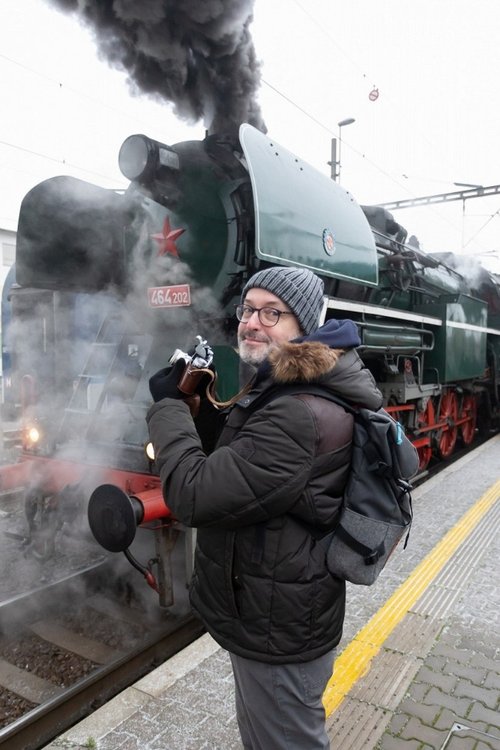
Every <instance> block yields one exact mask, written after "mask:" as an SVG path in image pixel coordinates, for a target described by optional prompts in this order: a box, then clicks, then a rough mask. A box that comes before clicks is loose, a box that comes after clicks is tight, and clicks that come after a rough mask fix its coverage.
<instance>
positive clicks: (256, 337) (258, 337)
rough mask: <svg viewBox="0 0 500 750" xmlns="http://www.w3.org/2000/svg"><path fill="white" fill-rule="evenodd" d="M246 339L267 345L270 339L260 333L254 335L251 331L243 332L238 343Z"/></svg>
mask: <svg viewBox="0 0 500 750" xmlns="http://www.w3.org/2000/svg"><path fill="white" fill-rule="evenodd" d="M247 339H251V340H252V341H260V342H262V343H263V344H269V342H270V341H271V339H270V338H269V337H268V336H266V335H265V334H262V333H255V332H253V331H245V332H244V333H242V334H241V336H240V341H246V340H247Z"/></svg>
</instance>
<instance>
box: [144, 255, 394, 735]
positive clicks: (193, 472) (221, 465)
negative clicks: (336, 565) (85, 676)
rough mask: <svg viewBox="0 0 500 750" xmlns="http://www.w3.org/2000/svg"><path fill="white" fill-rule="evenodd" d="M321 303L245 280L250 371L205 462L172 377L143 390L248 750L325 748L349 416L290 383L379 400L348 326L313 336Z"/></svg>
mask: <svg viewBox="0 0 500 750" xmlns="http://www.w3.org/2000/svg"><path fill="white" fill-rule="evenodd" d="M322 305H323V282H322V281H321V279H319V277H318V276H316V275H315V274H313V273H312V272H311V271H308V270H305V269H298V268H282V267H273V268H267V269H264V270H262V271H259V272H258V273H256V274H255V275H254V276H252V278H251V279H250V280H249V281H248V283H247V284H246V285H245V287H244V289H243V293H242V297H241V304H240V305H238V307H237V310H236V314H237V317H238V320H239V321H240V323H239V327H238V342H239V352H240V357H241V358H242V359H243V360H244V361H245V362H246V363H249V364H251V365H253V366H254V367H256V368H257V372H256V375H255V379H254V382H253V385H252V390H251V391H250V393H249V394H248V395H247V396H245V397H244V398H242V399H241V400H240V401H239V402H238V403H237V404H236V405H235V406H234V407H233V409H232V410H231V413H230V415H229V417H228V420H227V423H226V425H225V427H224V429H223V432H222V434H221V437H220V439H219V441H218V444H217V447H216V448H215V450H214V451H213V452H212V453H211V454H210V455H209V456H207V455H206V454H205V453H204V452H203V450H202V448H201V443H200V439H199V437H198V434H197V432H196V430H195V427H194V424H193V420H192V419H191V417H190V412H189V409H188V407H187V406H186V405H185V404H184V403H183V402H182V400H179V399H181V398H182V394H180V393H179V392H178V390H177V389H176V382H172V380H173V379H174V378H173V372H172V371H170V372H165V371H161V372H160V373H157V375H155V376H153V378H152V379H151V381H150V387H151V392H152V395H153V397H154V399H155V401H157V403H156V404H154V405H153V406H152V408H151V409H150V412H149V414H148V423H149V430H150V435H151V439H152V441H153V444H154V447H155V451H156V456H157V458H156V463H157V466H158V467H159V470H160V476H161V480H162V485H163V488H164V494H165V498H166V501H167V503H168V505H169V507H170V508H171V509H172V511H173V513H174V514H175V516H176V517H177V518H178V519H180V520H181V521H182V522H184V523H185V524H186V525H188V526H193V527H197V528H198V534H197V549H196V561H195V572H194V575H193V580H192V584H191V603H192V606H193V608H194V610H195V612H196V613H197V614H198V615H199V617H200V618H201V619H202V621H203V623H204V624H205V626H206V628H207V630H208V631H209V633H211V635H212V636H213V637H214V638H215V640H216V641H217V642H218V643H219V644H220V645H221V646H222V647H223V648H225V649H227V651H229V654H230V657H231V662H232V665H233V673H234V677H235V686H236V708H237V718H238V725H239V728H240V733H241V736H242V739H243V745H244V747H245V748H249V749H251V750H281V749H283V750H285V748H286V749H287V750H316V749H318V750H319V749H320V748H321V750H323V749H324V748H328V747H329V743H328V737H327V735H326V731H325V713H324V709H323V705H322V695H323V692H324V689H325V687H326V684H327V682H328V680H329V678H330V676H331V674H332V669H333V660H334V654H335V647H336V646H337V644H338V642H339V641H340V637H341V634H342V625H343V620H344V610H345V583H344V581H341V580H339V579H337V578H334V577H333V576H332V575H331V574H330V573H329V571H328V570H327V567H326V561H325V545H324V544H322V542H321V540H322V538H324V537H325V536H326V535H327V534H328V532H330V531H331V530H332V529H334V528H335V525H336V522H337V519H338V514H339V509H340V505H341V499H342V492H343V489H344V485H345V482H346V478H347V474H348V471H349V462H350V455H351V439H352V425H353V420H352V416H351V415H350V414H347V413H346V411H345V410H344V409H343V408H342V407H340V406H338V405H337V404H335V403H332V402H331V401H328V400H326V399H323V398H321V397H319V396H316V395H314V396H313V395H304V394H300V393H294V394H290V393H286V387H287V386H289V385H291V384H293V385H294V386H300V384H303V385H304V388H305V389H306V385H307V384H311V383H314V384H320V385H321V386H322V387H323V388H325V389H331V390H332V391H334V392H335V393H337V394H338V395H340V396H341V397H342V398H344V399H347V400H349V401H351V402H353V403H356V404H363V405H365V406H368V407H370V408H375V409H376V408H378V407H380V406H381V405H382V397H381V394H380V392H379V390H378V389H377V387H376V385H375V381H374V379H373V377H372V375H371V373H370V372H369V370H367V369H365V368H364V367H363V364H362V362H361V360H360V358H359V356H358V354H357V353H356V351H355V348H354V347H356V346H358V345H359V343H360V341H359V337H358V333H357V329H356V326H355V325H354V323H352V321H348V320H345V321H337V320H330V321H328V322H327V323H326V324H325V325H324V326H322V327H321V328H320V329H318V319H319V316H320V313H321V309H322ZM177 377H178V375H177V374H175V381H176V379H177ZM271 389H272V398H271ZM280 389H281V390H282V393H280ZM165 396H166V398H164V397H165ZM259 401H260V402H262V406H261V407H260V408H255V407H256V406H257V405H258V403H259Z"/></svg>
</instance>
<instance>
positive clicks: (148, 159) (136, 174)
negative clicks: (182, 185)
mask: <svg viewBox="0 0 500 750" xmlns="http://www.w3.org/2000/svg"><path fill="white" fill-rule="evenodd" d="M118 164H119V167H120V170H121V172H122V174H123V175H124V176H125V177H126V178H127V179H128V180H132V181H135V182H150V181H151V180H153V179H154V178H155V177H157V176H159V175H158V173H159V172H161V170H162V168H163V167H167V168H168V169H173V170H178V169H179V157H178V155H177V154H176V153H175V151H173V150H172V149H171V148H169V147H168V146H165V144H163V143H159V142H158V141H154V140H153V139H152V138H148V137H147V136H145V135H130V136H129V137H128V138H127V139H126V140H125V141H124V142H123V144H122V147H121V149H120V153H119V155H118Z"/></svg>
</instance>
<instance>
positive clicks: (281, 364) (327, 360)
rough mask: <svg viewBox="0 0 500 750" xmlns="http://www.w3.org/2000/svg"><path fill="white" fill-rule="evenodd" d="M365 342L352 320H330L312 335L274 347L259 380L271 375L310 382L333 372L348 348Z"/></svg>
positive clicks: (285, 380)
mask: <svg viewBox="0 0 500 750" xmlns="http://www.w3.org/2000/svg"><path fill="white" fill-rule="evenodd" d="M360 344H361V341H360V338H359V334H358V329H357V327H356V325H355V324H354V323H353V321H352V320H329V321H327V322H326V323H325V324H324V325H323V326H321V328H318V330H317V331H315V332H314V333H311V334H309V335H308V336H301V337H300V338H297V339H293V341H288V342H286V343H284V344H281V345H280V346H279V347H278V348H276V349H273V350H272V351H271V352H270V354H269V357H268V359H267V360H266V362H263V364H262V365H261V366H260V367H259V370H258V373H257V378H256V382H259V381H261V380H264V379H265V378H267V377H271V378H272V379H273V380H274V381H275V382H276V383H295V382H303V383H308V382H311V381H313V380H318V379H320V378H322V377H323V376H325V375H326V374H327V373H329V372H330V371H331V370H333V368H334V367H335V365H336V364H337V362H338V359H339V357H340V356H341V354H342V353H343V352H344V351H345V350H346V349H352V348H355V347H357V346H359V345H360Z"/></svg>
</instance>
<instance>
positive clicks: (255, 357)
mask: <svg viewBox="0 0 500 750" xmlns="http://www.w3.org/2000/svg"><path fill="white" fill-rule="evenodd" d="M245 339H252V340H253V341H262V344H263V345H262V346H260V347H259V349H258V351H257V350H254V349H253V348H252V347H247V345H246V342H245ZM275 346H276V344H275V343H274V341H272V339H270V338H268V337H267V336H264V335H263V334H253V333H244V334H243V335H242V336H239V337H238V347H239V348H238V353H239V355H240V359H242V360H243V362H246V363H247V364H249V365H260V364H261V362H263V361H264V360H265V359H266V358H267V355H268V354H269V352H270V351H271V349H273V348H274V347H275Z"/></svg>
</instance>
